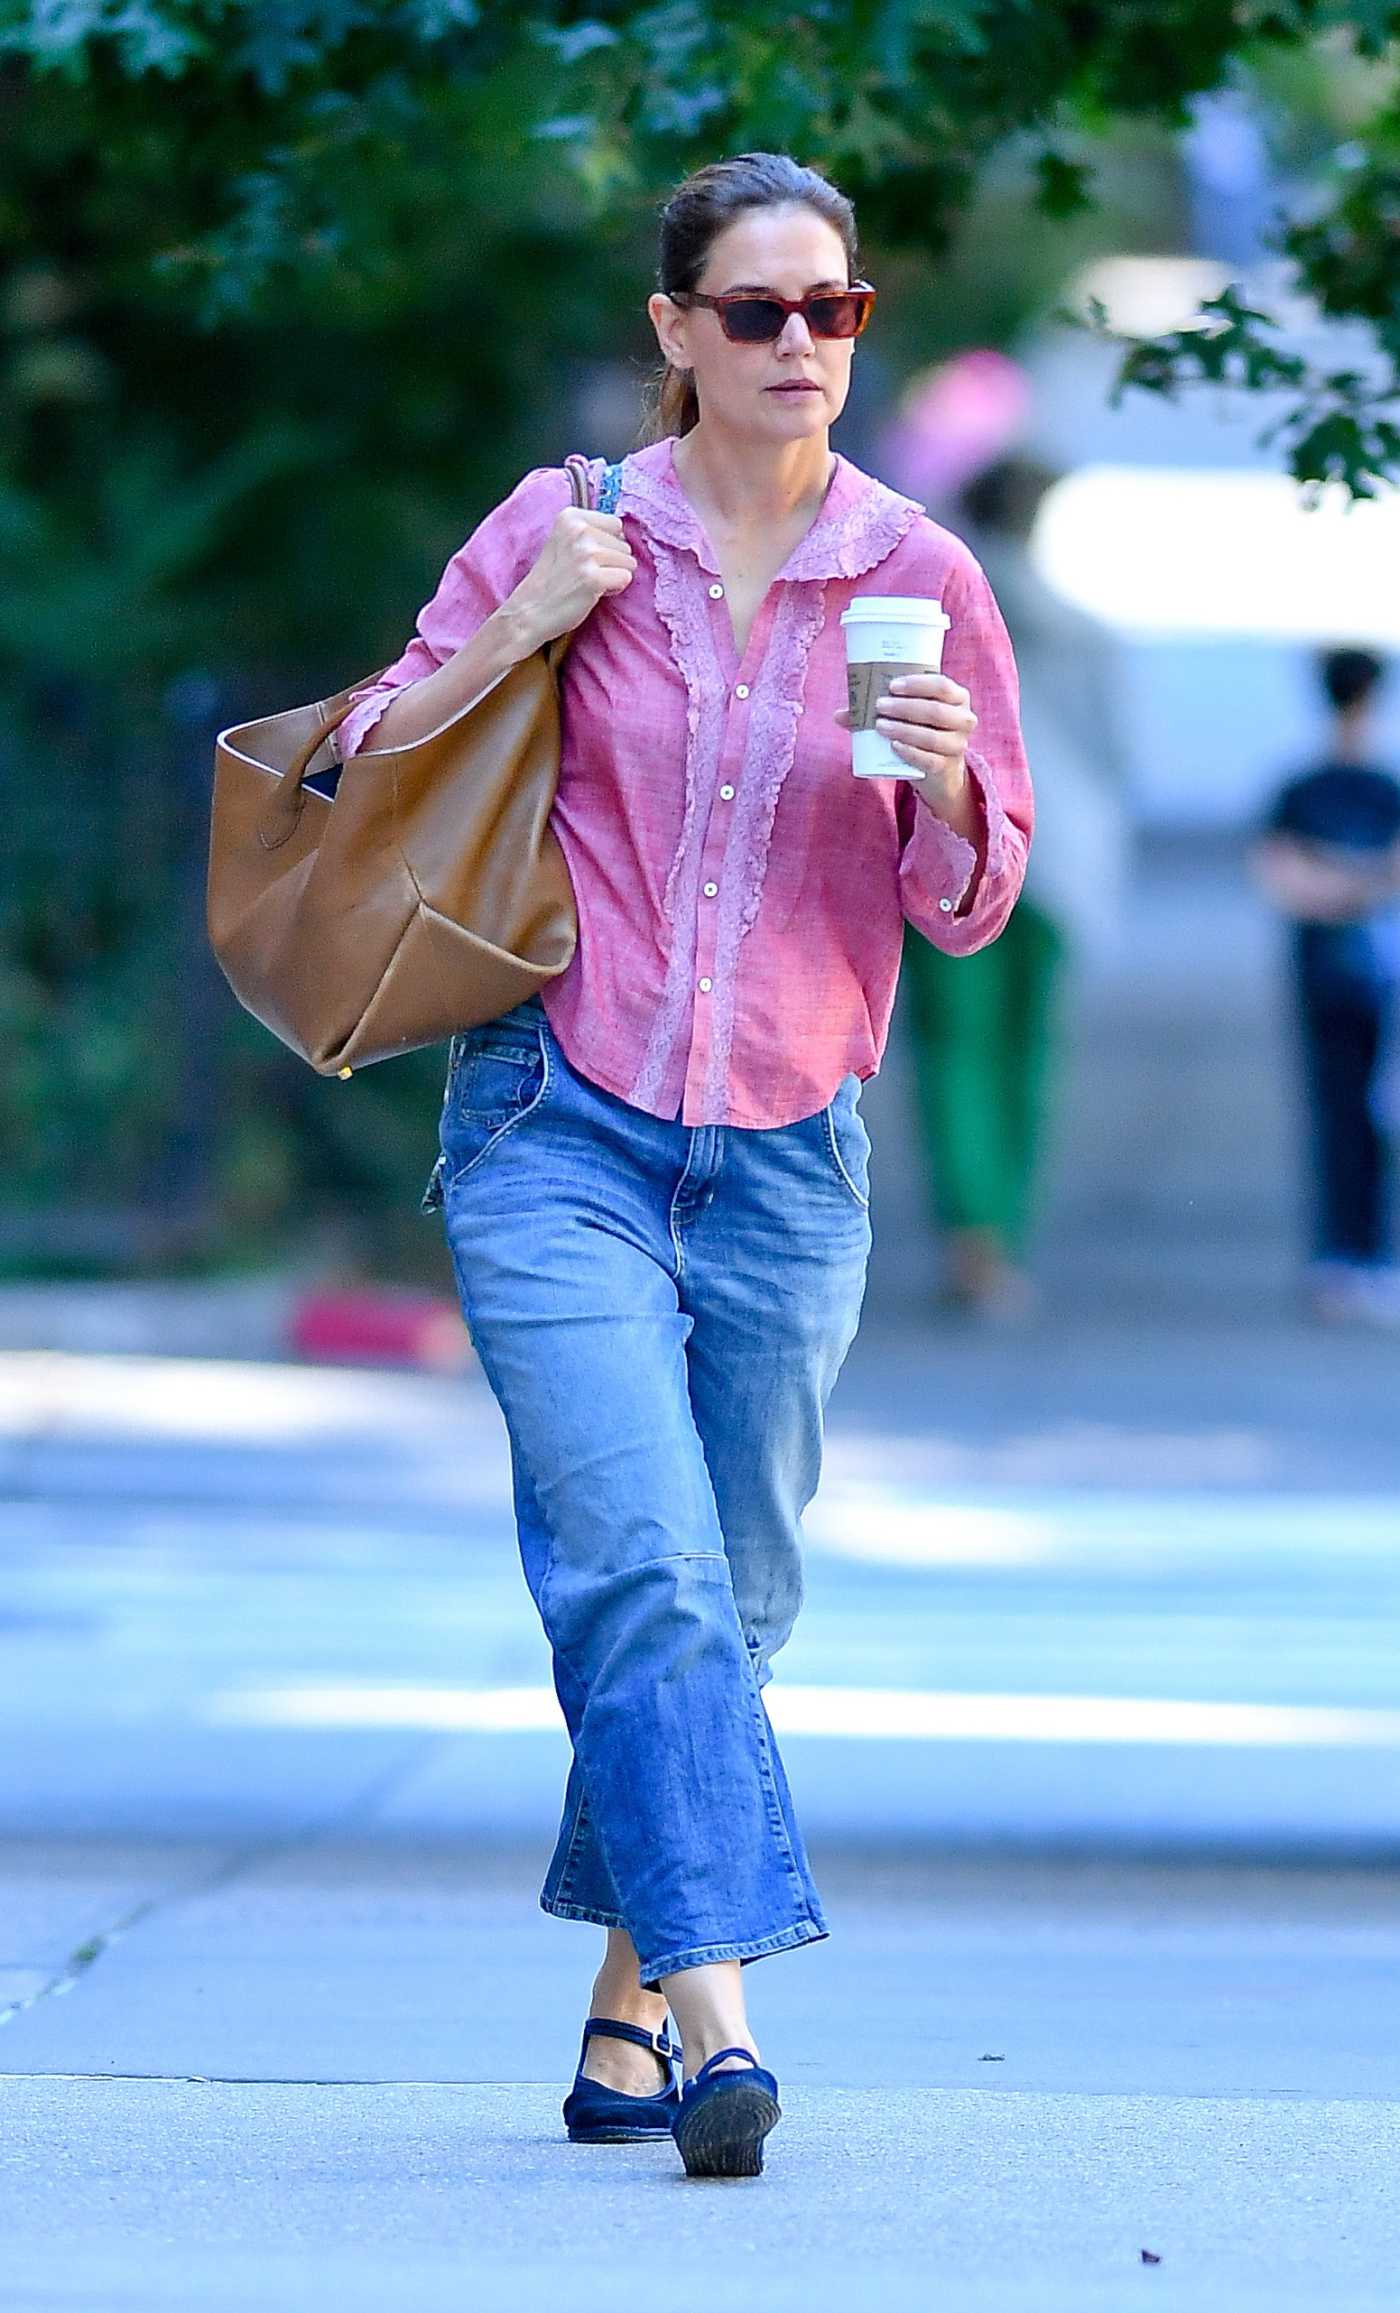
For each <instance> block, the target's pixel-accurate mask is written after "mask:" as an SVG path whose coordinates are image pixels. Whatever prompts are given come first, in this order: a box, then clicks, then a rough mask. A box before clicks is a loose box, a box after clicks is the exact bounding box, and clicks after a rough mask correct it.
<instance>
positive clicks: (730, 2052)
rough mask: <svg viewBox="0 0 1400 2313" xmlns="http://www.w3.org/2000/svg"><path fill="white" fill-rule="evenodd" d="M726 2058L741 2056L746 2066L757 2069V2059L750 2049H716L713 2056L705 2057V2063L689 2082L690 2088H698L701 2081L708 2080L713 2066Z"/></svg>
mask: <svg viewBox="0 0 1400 2313" xmlns="http://www.w3.org/2000/svg"><path fill="white" fill-rule="evenodd" d="M726 2056H742V2057H743V2059H744V2062H745V2063H746V2064H752V2065H753V2067H754V2069H755V2070H757V2069H758V2058H757V2057H756V2056H755V2054H754V2052H753V2050H752V2048H718V2049H716V2051H715V2053H714V2055H713V2056H707V2057H706V2059H705V2062H704V2063H703V2064H702V2065H701V2067H700V2069H699V2071H698V2072H697V2073H696V2075H695V2078H694V2079H693V2080H692V2081H691V2083H690V2085H691V2087H692V2088H698V2087H699V2085H700V2083H701V2081H702V2080H707V2079H708V2078H709V2076H710V2074H711V2073H712V2072H713V2071H714V2069H715V2066H716V2065H717V2064H722V2063H723V2062H724V2060H725V2057H726Z"/></svg>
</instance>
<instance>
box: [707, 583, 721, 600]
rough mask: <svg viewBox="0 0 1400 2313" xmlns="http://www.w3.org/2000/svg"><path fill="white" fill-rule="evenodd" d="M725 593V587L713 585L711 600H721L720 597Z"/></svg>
mask: <svg viewBox="0 0 1400 2313" xmlns="http://www.w3.org/2000/svg"><path fill="white" fill-rule="evenodd" d="M723 593H724V588H723V587H722V586H712V587H711V588H710V600H711V602H718V601H719V600H720V597H721V596H722V595H723Z"/></svg>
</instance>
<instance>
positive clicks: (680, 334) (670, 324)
mask: <svg viewBox="0 0 1400 2313" xmlns="http://www.w3.org/2000/svg"><path fill="white" fill-rule="evenodd" d="M647 312H648V313H649V314H650V315H651V321H652V327H653V328H654V329H655V331H656V341H657V343H658V345H659V346H660V348H661V351H662V353H663V355H664V356H665V358H666V360H667V361H669V362H670V364H671V366H672V368H673V369H689V367H690V356H689V353H688V351H687V349H686V342H685V335H686V331H685V315H684V313H683V312H682V310H681V308H680V306H679V305H674V304H673V303H672V302H671V299H670V298H669V297H668V296H667V295H666V293H665V291H664V290H662V289H657V290H654V291H653V292H652V295H651V296H650V297H649V298H648V299H647Z"/></svg>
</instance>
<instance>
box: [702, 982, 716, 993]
mask: <svg viewBox="0 0 1400 2313" xmlns="http://www.w3.org/2000/svg"><path fill="white" fill-rule="evenodd" d="M713 986H714V981H713V980H702V981H701V982H700V993H701V995H702V996H708V995H709V993H710V990H711V988H713Z"/></svg>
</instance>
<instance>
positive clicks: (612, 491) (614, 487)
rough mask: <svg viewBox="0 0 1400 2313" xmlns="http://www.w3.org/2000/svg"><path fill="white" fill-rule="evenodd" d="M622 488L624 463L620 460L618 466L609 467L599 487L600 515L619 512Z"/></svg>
mask: <svg viewBox="0 0 1400 2313" xmlns="http://www.w3.org/2000/svg"><path fill="white" fill-rule="evenodd" d="M621 488H622V462H621V460H620V459H619V461H618V462H617V464H616V465H613V466H609V467H608V469H607V471H606V473H605V474H604V476H603V479H602V482H601V484H600V486H599V490H598V508H597V510H598V512H599V513H600V514H615V513H616V512H617V499H618V492H619V491H620V490H621Z"/></svg>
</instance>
